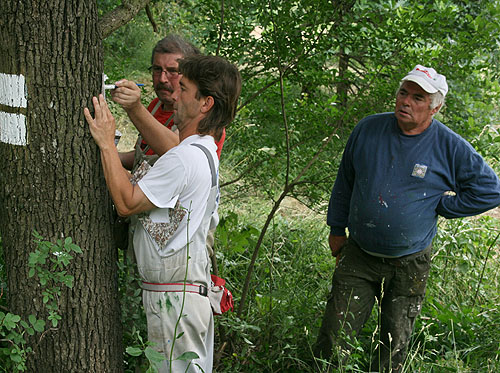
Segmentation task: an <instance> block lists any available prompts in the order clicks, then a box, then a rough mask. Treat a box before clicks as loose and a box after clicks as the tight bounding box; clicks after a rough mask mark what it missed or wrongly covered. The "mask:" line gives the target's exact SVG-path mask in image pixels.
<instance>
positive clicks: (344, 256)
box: [313, 239, 432, 372]
mask: <svg viewBox="0 0 500 373" xmlns="http://www.w3.org/2000/svg"><path fill="white" fill-rule="evenodd" d="M431 251H432V248H431V246H429V247H427V248H426V249H424V250H422V251H420V252H418V253H415V254H411V255H407V256H404V257H401V258H389V259H388V258H381V257H376V256H373V255H369V254H368V253H366V252H365V251H363V250H362V249H361V248H360V247H359V246H358V245H357V244H356V242H354V240H352V239H348V240H347V242H346V244H345V245H344V247H343V248H342V250H341V253H340V259H339V263H338V265H337V267H336V269H335V272H334V274H333V279H332V290H331V293H330V295H329V297H328V302H327V305H326V309H325V313H324V316H323V321H322V325H321V328H320V331H319V335H318V339H317V341H316V344H315V345H314V348H313V352H314V355H315V357H317V358H323V359H326V360H330V358H331V357H332V352H333V349H334V348H335V351H336V354H335V356H334V358H338V360H339V361H346V357H347V356H348V353H349V349H350V348H349V343H348V342H349V339H350V337H351V336H353V335H358V333H359V332H360V330H361V329H362V327H363V325H364V324H365V323H366V321H367V320H368V318H369V317H370V314H371V312H372V309H373V305H374V303H375V299H378V302H379V304H380V305H381V325H380V344H379V347H378V348H380V351H379V350H377V351H375V353H374V355H375V356H376V357H375V358H374V359H373V362H372V366H371V368H370V370H372V371H384V370H385V371H387V372H388V371H389V370H390V367H392V371H393V372H398V371H400V369H401V368H402V366H403V363H404V361H405V358H406V352H407V348H408V343H409V341H410V336H411V333H412V330H413V326H414V323H415V319H416V317H417V315H418V314H419V313H420V310H421V307H422V301H423V299H424V294H425V287H426V283H427V278H428V276H429V270H430V264H431ZM332 360H334V359H332Z"/></svg>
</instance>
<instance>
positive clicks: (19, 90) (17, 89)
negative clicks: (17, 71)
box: [0, 73, 27, 107]
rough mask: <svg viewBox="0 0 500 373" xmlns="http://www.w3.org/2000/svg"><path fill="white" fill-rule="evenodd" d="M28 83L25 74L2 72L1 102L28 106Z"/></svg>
mask: <svg viewBox="0 0 500 373" xmlns="http://www.w3.org/2000/svg"><path fill="white" fill-rule="evenodd" d="M25 87H26V85H25V80H24V76H23V75H11V74H4V73H0V104H2V105H7V106H11V107H26V106H27V101H26V88H25Z"/></svg>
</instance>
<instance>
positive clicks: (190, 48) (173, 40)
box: [151, 34, 201, 63]
mask: <svg viewBox="0 0 500 373" xmlns="http://www.w3.org/2000/svg"><path fill="white" fill-rule="evenodd" d="M156 53H160V54H162V53H176V54H180V55H182V57H188V56H193V55H196V54H200V53H201V52H200V50H199V49H198V48H196V47H195V46H194V45H193V44H191V43H190V42H188V41H186V40H184V39H183V38H181V37H180V36H179V35H175V34H169V35H167V36H165V37H164V38H163V39H161V40H160V41H159V42H158V43H156V45H155V47H154V48H153V53H152V55H151V63H153V59H154V57H155V54H156Z"/></svg>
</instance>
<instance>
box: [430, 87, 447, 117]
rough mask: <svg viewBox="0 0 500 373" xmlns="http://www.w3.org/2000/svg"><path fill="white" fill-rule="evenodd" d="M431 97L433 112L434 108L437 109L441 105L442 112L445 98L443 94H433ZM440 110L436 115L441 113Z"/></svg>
mask: <svg viewBox="0 0 500 373" xmlns="http://www.w3.org/2000/svg"><path fill="white" fill-rule="evenodd" d="M429 97H430V98H431V105H430V109H431V110H432V109H434V108H437V107H438V106H439V105H441V107H440V108H439V110H441V109H442V108H443V106H444V96H443V94H442V93H441V92H439V91H437V92H436V93H431V94H429ZM439 110H438V111H437V112H436V114H437V113H438V112H439Z"/></svg>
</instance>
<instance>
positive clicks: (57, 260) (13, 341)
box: [0, 231, 82, 372]
mask: <svg viewBox="0 0 500 373" xmlns="http://www.w3.org/2000/svg"><path fill="white" fill-rule="evenodd" d="M33 236H34V237H35V242H36V244H37V249H36V250H35V251H34V252H32V253H30V256H29V262H28V266H29V268H30V269H29V277H30V278H31V277H35V276H36V277H37V278H38V281H39V284H40V285H39V286H40V291H41V296H42V302H43V304H44V306H45V309H46V310H47V312H48V316H47V320H48V321H49V322H51V323H52V327H57V325H58V322H59V320H61V316H60V315H59V296H60V295H61V287H62V286H66V287H68V288H72V287H73V276H71V275H69V274H67V272H66V270H65V269H64V268H65V267H67V266H68V264H69V263H70V261H71V260H72V259H73V256H72V255H71V253H72V252H74V253H78V254H81V253H82V250H81V249H80V247H79V246H77V245H76V244H74V243H73V241H72V239H71V237H68V238H66V239H64V240H62V239H59V240H57V241H56V243H55V244H54V243H52V242H50V241H44V240H43V237H42V236H41V235H40V234H39V233H38V232H36V231H34V232H33ZM1 249H2V247H1V245H0V253H2V254H3V251H2V250H1ZM1 256H2V257H3V255H1ZM2 268H3V260H2V261H1V262H0V270H1V269H2ZM0 275H1V283H2V295H3V289H4V286H5V282H4V280H5V277H4V276H5V274H4V273H3V271H0ZM0 301H1V298H0ZM0 306H2V308H5V309H7V307H6V306H7V304H5V303H0ZM45 331H46V321H45V320H44V319H38V318H37V316H35V315H29V316H28V320H27V321H26V320H23V319H22V318H21V316H19V315H15V314H12V313H10V312H7V313H4V312H2V311H0V337H1V339H0V362H1V363H2V364H0V369H1V370H2V371H4V372H11V371H18V372H24V371H26V359H27V358H28V355H29V354H30V353H31V352H32V347H31V346H30V345H29V343H28V337H27V336H26V334H27V335H28V336H34V335H35V334H36V333H40V334H41V335H42V336H41V337H40V338H42V337H43V333H44V332H45Z"/></svg>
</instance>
